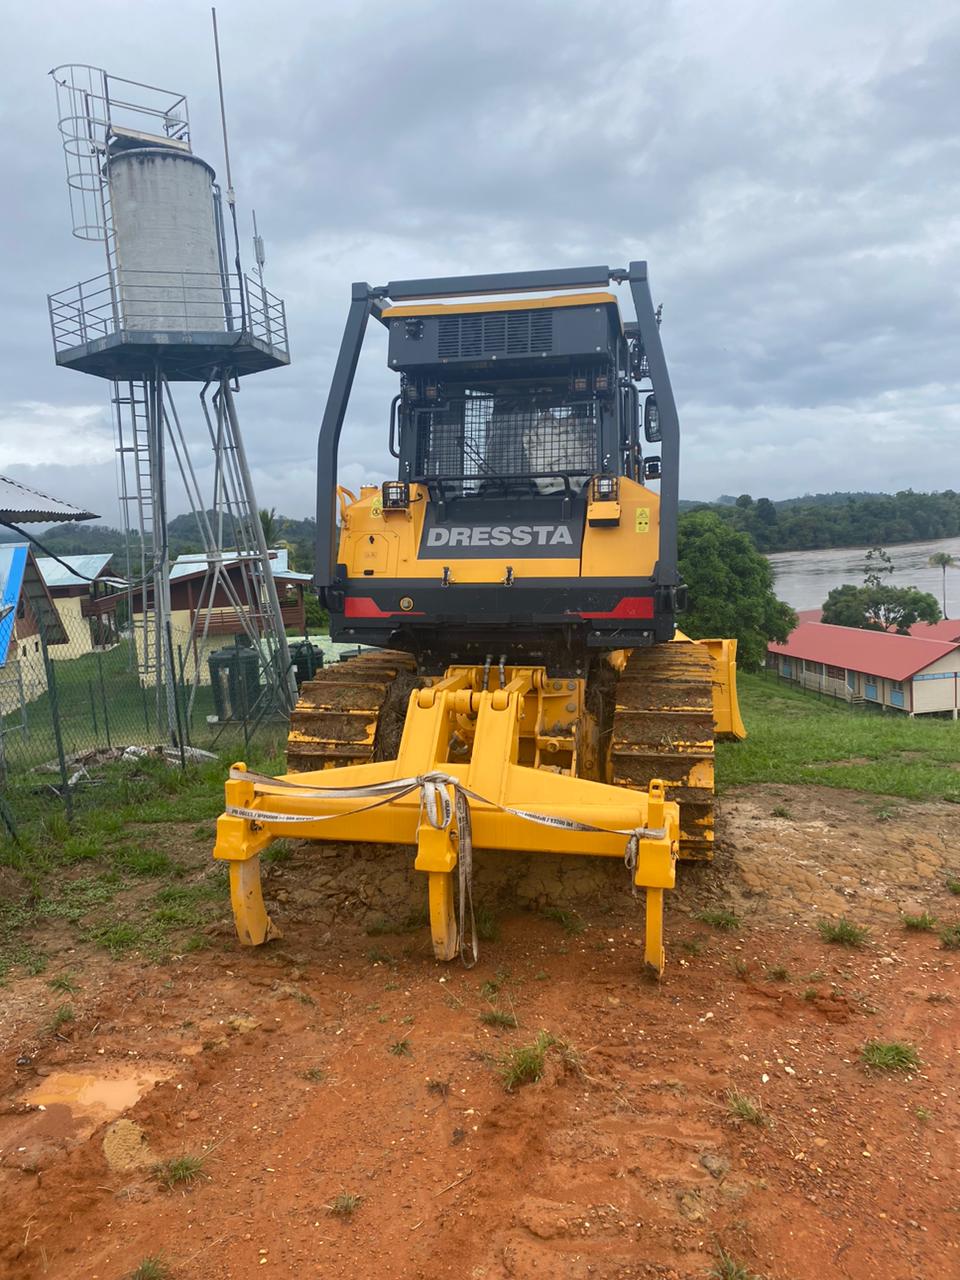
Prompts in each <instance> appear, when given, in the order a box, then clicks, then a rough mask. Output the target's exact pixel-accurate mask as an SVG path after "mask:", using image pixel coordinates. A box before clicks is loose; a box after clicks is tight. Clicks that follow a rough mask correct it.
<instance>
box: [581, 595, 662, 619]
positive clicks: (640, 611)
mask: <svg viewBox="0 0 960 1280" xmlns="http://www.w3.org/2000/svg"><path fill="white" fill-rule="evenodd" d="M580 617H581V618H652V617H653V596H624V597H623V598H622V599H621V600H620V602H619V603H618V605H617V607H616V608H615V609H611V610H609V611H608V612H606V613H587V612H585V611H584V610H581V611H580Z"/></svg>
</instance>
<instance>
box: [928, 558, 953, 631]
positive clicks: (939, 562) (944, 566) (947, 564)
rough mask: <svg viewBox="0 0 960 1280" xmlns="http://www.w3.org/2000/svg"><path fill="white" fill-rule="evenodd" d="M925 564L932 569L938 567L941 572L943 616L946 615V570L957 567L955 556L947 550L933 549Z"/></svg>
mask: <svg viewBox="0 0 960 1280" xmlns="http://www.w3.org/2000/svg"><path fill="white" fill-rule="evenodd" d="M927 564H928V565H930V566H931V567H932V568H934V569H940V570H941V571H942V573H943V593H942V594H943V616H944V617H946V616H947V570H948V569H955V568H957V558H956V556H952V555H950V553H949V552H948V551H935V552H934V553H933V555H932V556H931V557H930V559H929V560H928V561H927Z"/></svg>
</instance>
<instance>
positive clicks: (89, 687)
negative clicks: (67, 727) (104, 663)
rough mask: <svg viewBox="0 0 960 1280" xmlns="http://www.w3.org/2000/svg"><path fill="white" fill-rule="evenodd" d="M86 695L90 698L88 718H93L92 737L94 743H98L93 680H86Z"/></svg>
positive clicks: (98, 728)
mask: <svg viewBox="0 0 960 1280" xmlns="http://www.w3.org/2000/svg"><path fill="white" fill-rule="evenodd" d="M87 695H88V697H89V698H90V718H91V719H92V720H93V738H94V742H95V743H96V745H97V746H98V747H99V745H100V726H99V725H98V724H97V700H96V697H95V696H94V692H93V681H92V680H88V681H87Z"/></svg>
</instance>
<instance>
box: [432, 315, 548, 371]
mask: <svg viewBox="0 0 960 1280" xmlns="http://www.w3.org/2000/svg"><path fill="white" fill-rule="evenodd" d="M552 350H553V312H552V311H549V310H537V311H486V312H477V313H475V314H474V315H462V316H441V317H440V332H439V338H438V351H439V355H440V359H441V360H467V359H482V358H483V357H486V356H503V355H511V356H525V355H540V354H541V353H542V352H551V351H552Z"/></svg>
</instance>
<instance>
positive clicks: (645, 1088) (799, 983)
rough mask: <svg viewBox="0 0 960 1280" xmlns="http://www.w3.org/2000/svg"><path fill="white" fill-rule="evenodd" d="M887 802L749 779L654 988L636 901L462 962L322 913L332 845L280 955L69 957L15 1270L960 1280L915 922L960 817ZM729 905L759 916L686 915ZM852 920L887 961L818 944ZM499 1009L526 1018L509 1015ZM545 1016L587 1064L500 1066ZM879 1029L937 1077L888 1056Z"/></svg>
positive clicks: (674, 927)
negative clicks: (886, 1069) (144, 1264)
mask: <svg viewBox="0 0 960 1280" xmlns="http://www.w3.org/2000/svg"><path fill="white" fill-rule="evenodd" d="M880 803H881V802H879V801H876V800H871V801H869V802H868V801H865V800H864V798H863V797H858V796H849V795H845V794H843V793H839V792H817V791H815V790H812V789H807V788H805V789H800V788H798V789H790V788H786V787H776V788H752V789H749V790H746V791H743V792H740V793H739V794H737V795H736V797H735V798H734V799H733V800H731V801H729V802H728V803H727V805H726V810H727V812H726V814H725V815H724V816H725V826H724V832H725V835H724V844H723V847H722V849H721V851H720V855H719V857H718V859H717V862H716V864H715V865H714V867H713V868H696V867H684V868H682V869H681V877H682V880H683V884H682V887H681V889H680V890H678V892H677V893H676V894H675V895H673V897H672V898H671V900H670V908H669V923H668V969H667V973H666V975H665V978H664V980H663V982H662V983H661V984H660V985H659V986H657V985H654V984H650V983H647V982H646V981H644V980H643V979H642V978H641V976H640V971H641V954H642V953H641V950H640V940H641V932H640V923H641V921H640V918H639V915H638V913H637V912H636V910H635V909H634V906H633V904H632V902H631V899H630V898H629V896H628V895H626V894H624V895H623V896H622V897H617V898H616V899H615V900H613V901H612V902H611V901H608V902H607V904H606V906H605V910H601V909H599V908H598V907H597V905H596V904H594V906H593V908H592V909H587V908H583V914H584V916H585V918H586V919H587V920H588V926H587V928H586V929H585V930H584V931H583V932H581V933H578V934H575V935H573V934H568V933H565V932H564V930H563V928H562V927H561V925H560V924H558V923H556V922H554V921H551V920H548V919H545V918H544V917H543V916H541V915H538V914H535V913H534V912H532V911H526V912H523V911H516V910H515V911H514V912H513V913H512V914H507V915H505V916H504V917H503V919H502V921H501V925H500V937H499V938H498V939H497V940H495V941H488V942H485V943H484V944H482V949H483V955H482V958H481V961H480V964H479V965H478V966H477V967H476V968H475V969H473V970H471V971H466V970H464V969H462V968H461V967H459V966H456V965H446V966H441V965H438V964H436V963H435V962H434V961H433V960H432V958H431V957H430V955H429V952H428V939H426V937H425V935H424V931H422V930H421V931H418V932H414V933H403V934H397V935H391V936H377V937H370V936H367V935H366V934H365V933H364V932H363V931H362V929H361V928H360V927H358V925H357V923H356V922H353V923H351V922H350V920H349V918H348V916H349V913H347V914H346V915H343V914H342V915H341V916H340V917H339V918H338V919H337V921H336V922H335V923H334V924H333V926H332V927H331V928H328V929H323V928H318V927H317V926H316V924H314V923H311V921H310V920H309V918H308V916H309V912H307V911H306V910H304V911H303V912H302V913H301V911H300V909H299V908H298V889H299V888H301V887H303V888H306V887H307V886H308V885H309V882H310V877H311V868H312V867H315V866H316V863H315V862H314V861H312V857H313V854H312V853H311V851H310V850H309V849H304V850H303V851H298V853H297V855H296V856H295V857H294V858H293V859H292V860H291V861H290V862H288V863H286V864H285V865H284V866H283V867H282V871H281V874H280V879H279V883H282V885H283V892H282V895H281V902H280V907H279V915H280V918H281V922H282V924H283V926H284V928H285V932H286V937H285V938H284V940H283V941H282V942H280V943H275V944H272V945H271V946H270V947H267V948H264V949H260V950H256V951H241V950H240V949H239V947H237V946H236V945H235V943H234V940H233V938H232V936H231V935H230V934H229V933H228V931H227V930H226V929H225V928H224V929H222V930H220V931H219V932H217V933H216V934H214V935H213V936H212V938H211V942H212V946H211V948H210V949H209V950H207V951H205V952H200V953H197V954H196V955H194V956H190V957H185V958H183V959H180V960H177V961H174V962H172V963H170V964H167V965H165V966H162V967H158V966H155V965H149V964H146V963H144V962H142V961H139V960H136V959H133V960H124V961H122V962H120V961H111V960H110V959H109V958H108V957H106V956H105V955H104V954H103V953H102V952H97V951H95V950H90V951H80V950H74V951H71V952H69V953H66V954H63V955H61V956H59V957H58V958H57V959H58V964H59V966H60V967H61V968H63V969H66V968H69V969H71V970H72V971H73V972H75V973H77V974H78V975H79V981H80V984H81V990H80V992H79V994H78V995H77V996H76V997H74V999H73V1003H74V1006H75V1008H76V1010H77V1018H76V1021H75V1022H73V1023H71V1024H68V1025H66V1026H64V1027H62V1028H61V1029H60V1032H59V1033H57V1034H54V1033H52V1032H51V1031H50V1030H49V1026H50V1019H51V1015H52V1013H53V1011H54V1009H55V1008H56V1007H57V1005H59V1004H60V1003H62V1001H63V999H64V997H63V996H62V995H57V994H56V993H55V992H53V991H51V990H50V989H49V987H48V985H47V980H48V979H49V978H50V977H51V976H52V974H53V973H55V972H57V971H58V968H57V965H54V966H51V969H50V970H49V971H48V972H47V973H46V974H45V975H44V976H43V977H38V978H30V979H23V980H21V981H18V982H17V983H16V984H15V985H11V986H10V987H8V988H7V989H5V990H3V991H0V1009H2V1011H3V1013H4V1019H3V1024H2V1027H3V1029H2V1033H0V1037H2V1046H0V1048H2V1058H0V1097H2V1111H0V1223H2V1227H0V1275H2V1276H3V1277H4V1278H5V1280H6V1278H7V1277H9V1278H10V1280H47V1278H49V1277H56V1280H73V1278H74V1277H76V1278H80V1277H82V1278H83V1280H121V1277H125V1276H128V1275H130V1273H131V1272H132V1271H133V1270H134V1268H135V1267H136V1266H137V1264H138V1263H139V1262H140V1261H141V1260H142V1259H143V1258H144V1257H145V1256H147V1255H154V1254H158V1253H160V1254H162V1255H163V1256H164V1258H165V1259H166V1261H167V1263H168V1264H169V1267H170V1270H171V1274H172V1275H173V1276H175V1277H178V1278H179V1277H184V1278H185V1277H197V1276H203V1277H205V1278H209V1280H221V1278H223V1280H227V1278H229V1280H251V1278H252V1277H255V1276H256V1277H264V1276H267V1277H269V1276H282V1277H288V1276H289V1277H303V1276H318V1277H319V1276H323V1277H335V1276H351V1277H353V1278H354V1280H367V1278H368V1277H369V1278H370V1280H373V1278H374V1277H376V1278H377V1280H384V1278H386V1280H393V1278H394V1277H396V1278H398V1280H406V1278H408V1277H409V1278H410V1280H413V1278H414V1277H423V1278H426V1277H431V1278H432V1277H443V1276H450V1277H457V1280H507V1278H508V1277H509V1278H510V1280H528V1278H533V1277H550V1278H551V1280H581V1278H583V1280H586V1278H588V1277H590V1278H596V1280H634V1278H635V1277H636V1278H639V1277H660V1278H662V1280H668V1278H669V1280H688V1278H689V1280H694V1278H696V1280H701V1278H704V1277H707V1276H708V1275H709V1274H710V1271H711V1268H712V1267H714V1266H715V1265H716V1264H717V1258H718V1252H719V1250H720V1249H721V1248H722V1249H723V1250H725V1252H726V1253H727V1254H729V1255H730V1257H731V1258H733V1259H735V1260H736V1261H737V1262H739V1263H741V1264H742V1265H743V1266H744V1267H745V1268H747V1270H748V1271H749V1272H751V1273H757V1272H758V1273H761V1274H762V1275H763V1276H764V1277H767V1278H768V1280H823V1277H827V1276H839V1277H847V1278H848V1280H868V1278H869V1280H878V1278H880V1280H916V1278H917V1277H937V1278H938V1280H939V1278H944V1280H952V1278H954V1277H960V1150H958V1133H960V1125H958V1122H960V1097H958V1090H957V1079H958V1072H957V1069H958V1066H960V1056H958V1055H960V953H958V952H955V951H950V950H944V949H942V948H941V947H940V944H939V939H938V937H937V935H936V934H935V933H933V934H925V933H917V934H915V933H908V932H906V931H904V930H903V928H902V927H901V926H900V924H899V922H898V918H897V916H898V911H899V910H902V909H904V908H905V909H907V910H917V909H920V908H926V909H927V910H929V911H931V912H932V913H934V914H936V915H937V916H938V917H939V918H940V919H941V920H942V921H944V922H952V921H955V920H956V919H957V918H958V917H960V900H958V899H957V898H956V897H952V896H951V895H950V894H949V893H948V891H947V889H946V888H945V885H944V873H945V872H947V871H953V870H954V869H955V868H956V866H957V865H958V864H960V843H958V837H960V812H958V810H957V809H956V808H954V807H951V806H946V805H944V806H934V805H925V806H924V805H907V804H905V803H904V802H898V801H894V802H890V803H891V804H892V805H894V806H895V807H896V809H895V812H893V813H892V814H891V813H890V811H889V810H885V811H884V813H885V817H884V819H883V820H882V821H881V822H878V821H877V816H876V811H877V810H878V808H879V805H880ZM871 806H872V807H871ZM774 807H789V809H790V810H791V811H792V812H795V813H797V814H798V815H799V814H810V813H813V814H815V815H816V816H815V817H811V818H809V819H804V820H793V819H787V818H774V817H773V816H772V815H771V809H772V808H774ZM954 851H957V852H956V853H954ZM276 888H277V886H276V884H274V885H273V886H272V891H275V890H276ZM720 905H725V906H727V907H732V908H733V909H734V910H736V911H737V913H738V914H739V915H740V916H741V918H742V920H743V925H742V927H741V929H740V930H739V931H737V932H733V933H725V932H721V931H718V930H717V929H714V928H711V927H710V926H708V925H706V924H704V923H701V922H698V921H697V920H696V919H695V918H694V913H695V912H697V911H699V910H701V909H703V908H704V907H709V908H711V909H715V908H716V907H717V906H720ZM839 909H842V910H843V911H845V913H846V914H847V915H848V916H849V917H850V918H852V919H855V920H857V921H860V922H863V923H866V924H868V925H870V927H871V934H870V940H869V943H868V945H866V946H864V947H863V948H861V949H846V948H839V947H836V946H830V945H827V944H825V943H823V942H821V940H820V939H819V937H818V935H817V932H816V929H815V922H816V919H817V917H818V916H819V915H822V914H830V915H834V914H839ZM780 966H783V967H785V968H786V970H787V971H788V972H787V977H786V978H782V977H777V976H776V974H772V973H770V972H768V970H771V969H778V968H779V967H780ZM485 983H486V984H494V985H495V986H496V987H497V988H498V989H497V990H496V992H493V991H492V990H491V988H490V987H489V986H487V987H486V988H483V984H485ZM482 988H483V989H482ZM491 1004H495V1005H496V1006H497V1007H498V1008H501V1009H503V1010H506V1011H512V1012H514V1013H515V1015H516V1017H517V1019H518V1021H519V1027H518V1028H517V1029H509V1028H506V1029H502V1028H497V1027H488V1026H486V1025H484V1024H482V1023H481V1022H480V1021H479V1015H480V1013H481V1012H482V1011H483V1010H485V1009H489V1008H490V1007H491ZM540 1029H545V1030H548V1031H549V1032H551V1033H552V1034H553V1035H554V1036H556V1037H558V1038H559V1039H560V1040H562V1041H563V1042H564V1043H565V1045H567V1046H569V1049H568V1050H567V1051H563V1050H561V1049H556V1048H555V1049H553V1050H551V1051H550V1052H549V1054H548V1057H547V1067H546V1071H545V1074H544V1076H543V1078H542V1079H541V1080H540V1081H539V1082H538V1083H535V1084H528V1085H525V1086H523V1087H520V1088H518V1089H517V1090H516V1091H515V1092H513V1093H508V1092H506V1090H505V1089H504V1087H503V1085H502V1083H501V1081H500V1079H499V1075H498V1059H500V1058H501V1057H502V1056H503V1055H504V1054H505V1053H506V1052H507V1051H508V1050H509V1049H511V1048H512V1047H516V1046H518V1045H525V1044H529V1043H530V1042H532V1041H533V1040H534V1038H535V1036H536V1034H537V1032H538V1030H540ZM870 1039H881V1040H903V1041H907V1042H909V1043H910V1044H912V1045H914V1046H916V1048H917V1050H918V1052H919V1054H920V1058H921V1062H922V1065H921V1067H920V1068H919V1070H917V1071H915V1072H913V1073H909V1074H903V1073H890V1074H877V1073H871V1072H869V1071H867V1070H866V1069H865V1068H864V1067H863V1066H861V1065H860V1063H859V1055H860V1051H861V1049H862V1047H863V1045H864V1043H865V1042H866V1041H867V1040H870ZM399 1041H407V1044H408V1049H409V1052H408V1053H405V1054H397V1053H391V1052H390V1051H389V1050H390V1046H391V1045H396V1044H397V1043H398V1042H399ZM313 1069H318V1074H319V1075H320V1078H319V1079H311V1078H308V1077H307V1074H306V1073H307V1072H309V1071H311V1070H313ZM59 1072H67V1073H70V1075H72V1076H91V1077H93V1078H94V1085H95V1086H96V1087H95V1088H94V1090H93V1094H90V1093H89V1090H88V1093H87V1094H85V1095H84V1098H85V1099H86V1101H87V1102H88V1103H89V1107H88V1110H87V1111H86V1112H84V1111H83V1108H81V1107H77V1106H73V1107H71V1106H70V1105H68V1104H66V1103H63V1102H60V1103H57V1102H56V1101H52V1102H49V1103H47V1104H45V1105H46V1109H45V1110H42V1111H41V1110H37V1108H36V1106H35V1105H32V1104H31V1103H29V1102H27V1101H25V1098H26V1096H28V1095H30V1096H33V1094H32V1091H36V1090H40V1094H39V1096H41V1097H42V1096H50V1097H53V1096H55V1091H56V1085H57V1080H58V1077H57V1075H56V1074H55V1073H59ZM152 1080H155V1081H156V1082H155V1083H152V1084H151V1081H152ZM73 1083H74V1084H76V1082H75V1081H74V1082H73ZM80 1083H82V1081H81V1082H80ZM88 1083H89V1082H88ZM70 1084H71V1082H70V1081H69V1080H68V1081H66V1087H67V1088H68V1089H69V1086H70ZM731 1089H739V1090H740V1091H742V1092H743V1093H744V1094H746V1095H748V1096H749V1097H751V1098H753V1099H756V1100H758V1101H759V1102H760V1103H761V1104H762V1107H763V1112H764V1116H765V1119H766V1123H764V1124H762V1125H754V1124H750V1123H747V1122H745V1121H742V1120H737V1119H736V1118H735V1117H734V1116H733V1115H731V1112H730V1107H729V1102H728V1091H729V1090H731ZM98 1090H99V1096H95V1095H97V1093H98ZM124 1090H126V1094H124ZM44 1091H46V1093H45V1092H44ZM138 1092H140V1093H141V1094H142V1096H141V1097H140V1099H139V1101H134V1102H132V1103H131V1099H132V1098H133V1097H135V1096H136V1094H137V1093H138ZM98 1107H99V1108H100V1109H99V1110H98V1109H97V1108H98ZM118 1113H119V1114H120V1115H121V1116H122V1118H123V1120H125V1121H127V1122H129V1123H126V1124H123V1123H121V1125H120V1127H119V1128H116V1127H111V1125H110V1121H111V1120H112V1119H114V1118H115V1117H116V1115H117V1114H118ZM204 1153H207V1154H206V1156H205V1159H204V1163H203V1177H202V1178H201V1180H200V1181H199V1182H197V1183H196V1184H194V1185H193V1186H192V1187H191V1188H189V1189H187V1190H185V1191H184V1190H172V1191H165V1190H163V1189H161V1187H160V1186H158V1183H157V1180H156V1178H155V1177H154V1176H153V1174H152V1165H153V1164H154V1163H155V1162H157V1161H161V1160H166V1159H169V1158H173V1157H177V1156H180V1155H183V1154H189V1155H203V1154H204ZM108 1155H109V1159H108ZM341 1192H348V1193H352V1194H355V1195H358V1196H360V1197H361V1199H360V1202H359V1205H358V1207H357V1208H356V1209H355V1211H354V1212H353V1213H352V1215H350V1216H347V1217H338V1216H335V1215H334V1214H332V1213H331V1212H330V1211H329V1209H328V1207H327V1206H329V1205H330V1204H331V1203H332V1201H333V1198H334V1197H335V1196H337V1195H338V1193H341Z"/></svg>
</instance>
